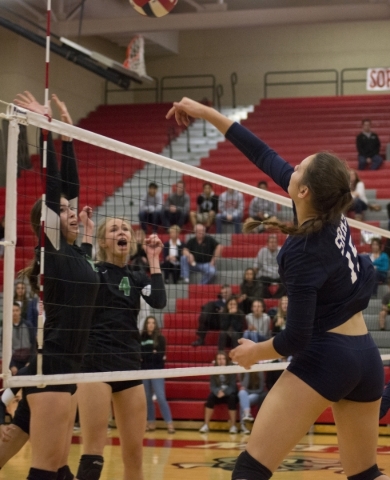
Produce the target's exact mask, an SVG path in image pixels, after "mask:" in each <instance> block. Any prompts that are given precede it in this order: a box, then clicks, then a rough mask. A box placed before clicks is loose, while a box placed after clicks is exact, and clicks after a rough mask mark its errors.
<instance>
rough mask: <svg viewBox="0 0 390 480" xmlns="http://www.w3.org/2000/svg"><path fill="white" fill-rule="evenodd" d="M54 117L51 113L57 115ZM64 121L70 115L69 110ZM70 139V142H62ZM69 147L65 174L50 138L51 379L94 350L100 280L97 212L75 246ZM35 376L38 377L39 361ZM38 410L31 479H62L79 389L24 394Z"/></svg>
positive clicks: (47, 354)
mask: <svg viewBox="0 0 390 480" xmlns="http://www.w3.org/2000/svg"><path fill="white" fill-rule="evenodd" d="M15 103H16V104H17V105H19V106H21V107H23V108H26V109H28V110H31V111H34V112H36V113H40V114H45V113H46V112H45V109H44V107H43V106H42V105H40V104H39V103H38V102H37V101H36V100H35V98H34V97H33V96H32V95H31V93H29V92H24V94H19V95H18V96H17V98H16V100H15ZM50 113H51V112H50ZM63 113H64V115H68V114H67V112H66V109H65V110H64V112H63ZM63 140H64V139H63ZM66 140H68V141H63V142H62V162H61V173H60V172H59V170H58V166H57V160H56V155H55V151H54V146H53V141H52V137H51V134H50V133H49V134H48V149H47V188H46V205H47V215H46V218H45V282H44V308H45V324H44V345H43V367H42V371H43V373H44V374H58V373H74V372H79V371H80V365H81V360H82V356H83V354H84V351H85V349H86V346H87V339H88V334H89V328H90V325H91V319H92V313H93V309H94V306H95V299H96V295H97V292H98V288H99V276H98V274H97V272H96V271H95V268H94V266H93V264H92V263H91V261H90V257H91V254H92V244H91V239H92V233H93V227H94V226H93V222H92V221H91V219H90V217H91V213H92V212H91V209H90V208H89V207H85V208H84V209H83V211H82V213H81V214H80V218H81V221H82V223H83V225H84V238H83V244H82V248H80V247H78V246H77V245H76V244H75V240H76V238H77V236H78V233H79V228H78V218H77V207H78V196H79V178H78V172H77V164H76V159H75V155H74V151H73V144H72V142H71V141H70V139H66ZM41 205H42V204H41V201H40V200H38V201H37V202H36V203H35V205H34V206H33V208H32V211H31V224H32V227H33V229H34V232H35V233H36V235H37V237H38V238H40V235H39V231H40V216H41ZM38 274H39V247H38V249H37V250H36V256H35V259H34V263H33V265H32V266H31V269H30V271H29V272H28V275H29V279H30V283H31V284H32V287H33V288H34V289H36V287H37V277H38ZM28 370H29V373H30V374H31V375H33V374H35V373H36V371H37V366H36V360H35V361H32V362H31V364H30V365H29V368H28ZM23 390H24V395H25V396H26V398H27V402H28V406H29V409H30V411H31V420H30V442H31V449H32V460H31V469H30V472H29V475H28V479H29V480H56V478H57V471H58V469H60V468H61V467H63V464H61V462H62V461H63V457H64V452H65V451H66V450H67V448H69V446H68V442H69V435H68V431H69V428H68V427H69V419H70V416H71V410H72V398H71V396H72V394H73V393H74V392H75V390H76V386H75V385H48V386H46V387H45V388H35V387H31V388H30V387H29V388H24V389H23Z"/></svg>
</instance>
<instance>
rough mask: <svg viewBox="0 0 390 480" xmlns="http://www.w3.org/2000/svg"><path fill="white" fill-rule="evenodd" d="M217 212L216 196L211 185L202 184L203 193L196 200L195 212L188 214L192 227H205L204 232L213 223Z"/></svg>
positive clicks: (207, 183)
mask: <svg viewBox="0 0 390 480" xmlns="http://www.w3.org/2000/svg"><path fill="white" fill-rule="evenodd" d="M217 212H218V196H217V195H214V192H213V187H212V185H211V183H209V182H205V183H204V184H203V193H201V194H200V195H199V196H198V198H197V200H196V212H194V211H192V212H190V220H191V223H192V226H193V227H195V225H196V224H197V223H201V224H202V225H204V226H205V227H206V231H208V229H209V228H210V227H211V225H212V224H213V223H214V220H215V215H216V214H217Z"/></svg>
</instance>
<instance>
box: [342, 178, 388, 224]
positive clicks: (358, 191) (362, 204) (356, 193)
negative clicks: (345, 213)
mask: <svg viewBox="0 0 390 480" xmlns="http://www.w3.org/2000/svg"><path fill="white" fill-rule="evenodd" d="M349 175H350V180H351V195H352V197H353V202H352V205H351V206H350V207H349V211H350V212H354V213H355V219H356V220H359V221H362V220H363V214H364V212H365V211H366V210H367V208H369V209H370V210H374V211H376V212H377V211H379V210H380V209H381V206H380V205H376V204H375V203H368V200H367V197H366V189H365V186H364V182H362V181H361V180H360V178H359V175H358V173H357V171H356V170H350V171H349Z"/></svg>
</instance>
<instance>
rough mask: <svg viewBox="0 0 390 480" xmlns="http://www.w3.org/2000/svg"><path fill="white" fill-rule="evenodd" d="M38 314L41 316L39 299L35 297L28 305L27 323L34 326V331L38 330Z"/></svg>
mask: <svg viewBox="0 0 390 480" xmlns="http://www.w3.org/2000/svg"><path fill="white" fill-rule="evenodd" d="M38 314H39V298H38V295H34V296H33V298H31V299H30V301H29V302H28V305H27V323H29V324H30V325H32V326H33V328H34V331H35V332H36V331H37V328H38Z"/></svg>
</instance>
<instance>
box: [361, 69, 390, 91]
mask: <svg viewBox="0 0 390 480" xmlns="http://www.w3.org/2000/svg"><path fill="white" fill-rule="evenodd" d="M367 90H375V91H384V90H390V68H369V69H368V70H367Z"/></svg>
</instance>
